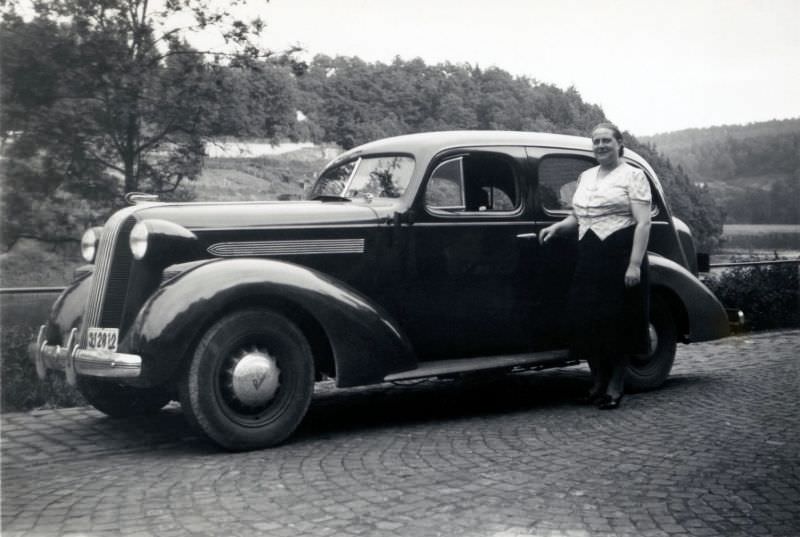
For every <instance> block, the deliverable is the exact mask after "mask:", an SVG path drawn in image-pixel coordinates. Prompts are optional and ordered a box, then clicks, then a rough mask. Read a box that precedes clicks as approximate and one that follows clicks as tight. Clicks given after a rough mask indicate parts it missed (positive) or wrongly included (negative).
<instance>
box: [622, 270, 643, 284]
mask: <svg viewBox="0 0 800 537" xmlns="http://www.w3.org/2000/svg"><path fill="white" fill-rule="evenodd" d="M641 281H642V269H641V268H639V267H635V266H634V267H630V266H629V267H628V270H626V271H625V287H634V286H636V285H639V283H640V282H641Z"/></svg>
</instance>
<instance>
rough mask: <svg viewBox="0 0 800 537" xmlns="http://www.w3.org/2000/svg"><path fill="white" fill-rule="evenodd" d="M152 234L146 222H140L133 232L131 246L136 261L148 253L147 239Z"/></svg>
mask: <svg viewBox="0 0 800 537" xmlns="http://www.w3.org/2000/svg"><path fill="white" fill-rule="evenodd" d="M149 234H150V232H149V231H148V230H147V225H145V223H144V222H139V223H138V224H136V225H135V226H133V229H132V230H131V238H130V246H131V253H132V254H133V258H134V259H137V260H139V259H142V258H143V257H144V255H145V254H146V253H147V237H148V235H149Z"/></svg>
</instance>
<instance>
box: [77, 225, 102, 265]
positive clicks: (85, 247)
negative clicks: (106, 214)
mask: <svg viewBox="0 0 800 537" xmlns="http://www.w3.org/2000/svg"><path fill="white" fill-rule="evenodd" d="M102 231H103V228H101V227H91V228H89V229H87V230H86V232H85V233H84V234H83V237H81V256H82V257H83V259H85V260H86V262H87V263H93V262H94V257H95V256H96V255H97V245H98V243H99V242H100V233H102Z"/></svg>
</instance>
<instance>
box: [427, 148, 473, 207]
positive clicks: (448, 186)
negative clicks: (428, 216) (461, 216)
mask: <svg viewBox="0 0 800 537" xmlns="http://www.w3.org/2000/svg"><path fill="white" fill-rule="evenodd" d="M461 164H462V158H461V157H458V158H454V159H452V160H446V161H444V162H442V163H441V164H439V165H438V166H437V167H436V169H435V170H433V173H432V174H431V178H430V180H429V181H428V187H427V188H426V189H425V205H426V206H427V207H430V208H432V209H440V210H446V211H463V210H464V172H463V169H462V166H461Z"/></svg>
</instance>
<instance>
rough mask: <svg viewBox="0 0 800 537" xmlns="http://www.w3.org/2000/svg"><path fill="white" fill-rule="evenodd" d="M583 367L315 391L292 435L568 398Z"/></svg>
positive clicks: (582, 381)
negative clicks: (319, 392)
mask: <svg viewBox="0 0 800 537" xmlns="http://www.w3.org/2000/svg"><path fill="white" fill-rule="evenodd" d="M588 383H589V375H588V372H582V371H562V370H559V371H551V372H545V373H532V374H514V375H497V376H490V377H487V376H485V375H481V376H477V375H476V376H474V377H469V376H467V377H462V378H456V379H451V380H447V379H445V380H440V379H432V380H425V381H421V382H417V383H407V384H400V385H387V384H382V385H380V386H377V387H371V388H360V389H353V390H348V389H344V390H336V391H332V392H329V393H323V394H318V395H317V396H315V398H314V401H313V403H312V405H311V408H310V409H309V412H308V414H307V416H306V418H305V419H304V420H303V423H302V424H301V425H300V427H299V429H298V431H297V432H296V433H295V437H296V438H298V439H301V438H302V439H310V438H312V437H314V436H315V435H319V434H325V435H330V434H332V433H340V432H341V433H347V432H350V431H353V430H359V429H374V428H381V427H393V426H398V425H408V424H422V423H429V422H440V421H450V420H459V419H465V418H480V417H487V416H492V415H497V414H509V413H516V412H527V411H530V410H531V409H538V410H543V409H546V408H552V407H559V406H564V405H572V404H574V403H575V402H576V401H577V400H578V398H579V397H580V395H581V394H582V393H583V392H584V391H585V390H586V389H587V388H588Z"/></svg>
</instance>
